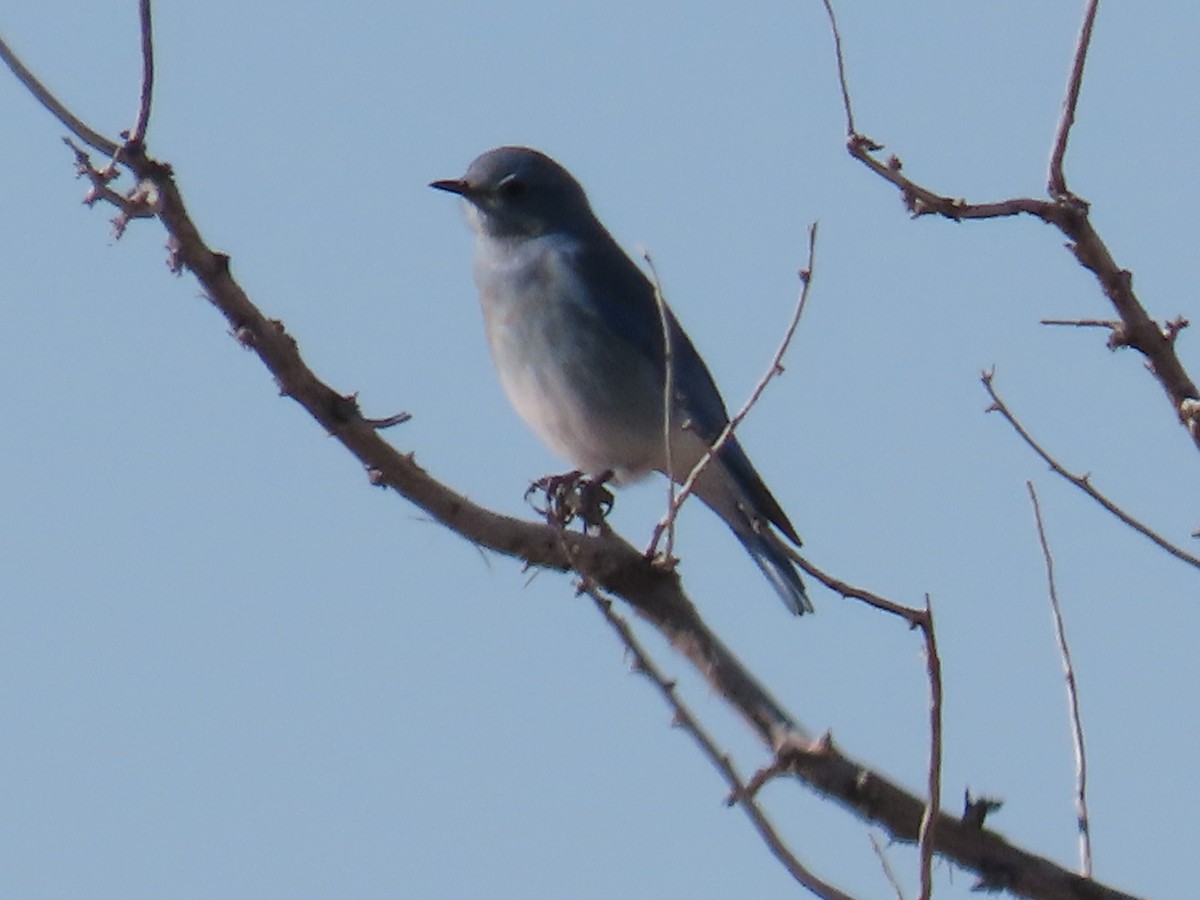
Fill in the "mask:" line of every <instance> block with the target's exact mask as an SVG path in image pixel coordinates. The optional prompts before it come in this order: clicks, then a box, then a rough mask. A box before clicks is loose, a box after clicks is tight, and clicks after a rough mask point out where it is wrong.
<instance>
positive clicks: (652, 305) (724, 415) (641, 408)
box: [429, 146, 813, 615]
mask: <svg viewBox="0 0 1200 900" xmlns="http://www.w3.org/2000/svg"><path fill="white" fill-rule="evenodd" d="M429 186H430V187H431V188H435V189H437V190H440V191H447V192H449V193H451V194H457V195H458V196H459V197H461V198H462V199H463V200H464V201H465V203H464V206H465V209H466V214H467V220H468V224H469V225H470V227H471V229H472V230H473V231H474V233H475V251H474V278H475V284H476V288H477V289H478V293H479V299H480V305H481V306H482V309H483V319H484V328H485V332H486V335H487V341H488V345H489V349H490V350H491V354H492V358H493V361H494V363H495V367H496V370H497V373H498V375H499V378H500V383H501V385H502V387H503V389H504V392H505V394H506V395H507V397H508V399H509V401H510V403H511V404H512V406H513V407H514V408H515V410H516V412H517V413H518V414H519V415H520V416H521V418H522V419H524V420H525V422H526V424H528V425H529V427H530V428H531V429H532V430H533V431H534V433H535V434H537V436H538V437H539V438H540V439H541V440H542V441H543V443H545V444H546V445H547V446H548V447H549V448H550V449H551V450H552V451H553V452H555V453H556V454H558V455H559V456H561V457H564V458H565V459H567V460H568V461H570V462H571V464H572V465H574V466H575V467H576V468H577V469H579V470H581V471H583V472H589V473H605V475H608V476H610V477H612V479H613V481H614V483H616V484H622V483H627V482H630V481H634V480H637V479H640V478H642V477H644V476H647V475H649V474H650V473H651V472H653V471H658V472H662V473H663V474H664V475H666V476H667V477H668V478H671V479H672V480H674V481H676V482H679V483H682V482H683V481H684V480H685V479H686V478H687V477H688V475H689V473H690V472H691V471H692V469H693V468H694V467H695V466H696V465H697V464H698V463H699V462H700V460H701V459H703V458H704V456H705V455H706V454H707V453H708V451H709V449H710V448H711V447H712V445H713V444H714V443H715V442H716V441H717V440H718V438H719V437H720V435H721V433H722V431H723V430H724V429H725V427H726V425H727V424H728V423H729V413H728V412H727V410H726V407H725V402H724V401H723V400H722V399H721V394H720V392H719V391H718V389H717V386H716V383H715V381H714V380H713V377H712V374H711V373H710V372H709V370H708V367H707V366H706V365H705V363H704V360H703V359H702V358H701V357H700V354H699V353H698V352H697V351H696V348H695V346H694V345H693V344H692V341H691V339H690V338H688V336H687V334H686V333H685V332H684V330H683V328H682V327H681V326H680V325H679V322H678V320H677V319H676V317H675V315H674V313H673V312H671V310H670V309H669V308H668V307H666V306H665V304H663V305H662V306H661V309H660V296H659V292H657V291H656V289H655V286H654V284H653V283H652V282H651V281H650V279H649V278H648V277H647V276H646V274H645V273H644V272H643V271H642V269H641V268H640V267H639V266H638V265H637V264H636V263H635V262H634V261H633V260H632V259H631V258H630V257H629V256H628V254H626V253H625V251H624V250H622V249H621V247H620V245H619V244H618V243H617V241H616V240H615V239H614V238H613V237H612V235H611V234H610V233H609V232H608V230H607V229H606V228H605V227H604V226H603V225H602V224H601V222H600V220H599V219H598V218H597V217H596V215H595V213H593V212H592V208H591V204H590V203H589V202H588V198H587V195H586V193H585V192H584V189H583V187H582V186H581V185H580V183H579V182H578V181H576V179H575V178H574V177H573V176H572V175H571V174H570V172H568V171H567V170H566V169H565V168H563V166H561V165H560V164H559V163H557V162H556V161H555V160H553V159H551V158H550V157H549V156H547V155H545V154H544V153H541V152H539V151H537V150H534V149H531V148H529V147H516V146H505V147H498V148H495V149H493V150H488V151H487V152H486V153H483V154H482V155H480V156H479V157H477V158H476V159H475V160H474V161H473V162H472V163H471V164H470V165H469V166H468V167H467V170H466V173H465V174H464V175H463V176H462V177H461V178H454V179H447V180H442V181H434V182H432V183H431V184H430V185H429ZM664 319H665V328H664ZM668 350H669V353H668ZM668 358H669V359H670V364H671V370H670V371H671V378H670V381H671V386H672V397H671V399H670V418H669V421H670V431H669V433H670V448H669V453H668V448H667V442H666V440H665V434H666V432H667V430H666V428H665V427H664V426H665V425H666V423H667V421H668V419H667V415H666V409H667V404H666V402H665V396H664V395H665V391H666V386H667V366H666V362H667V360H668ZM668 460H669V466H668ZM695 493H696V495H697V496H699V498H700V499H701V500H702V501H703V502H704V503H705V504H706V505H707V506H708V507H709V508H711V509H712V510H713V512H715V513H716V514H717V515H718V516H720V517H721V518H722V519H723V520H724V521H725V523H726V524H727V525H728V526H729V528H730V530H731V531H732V532H733V533H734V535H735V536H736V537H737V539H738V540H739V541H740V542H741V544H742V546H743V547H744V548H745V549H746V551H747V552H748V553H749V554H750V557H751V558H752V559H753V560H754V562H755V563H756V564H757V565H758V567H759V568H760V569H761V570H762V572H763V574H764V575H765V576H766V577H767V580H768V581H769V582H770V583H771V585H772V586H773V587H774V588H775V591H776V592H777V593H778V595H779V597H780V598H781V599H782V600H783V602H784V604H785V605H786V606H787V608H788V609H789V610H791V611H792V612H793V613H795V614H797V615H799V614H801V613H804V612H811V611H812V609H813V606H812V603H811V602H810V600H809V598H808V594H807V592H806V591H805V587H804V582H803V581H802V580H801V578H800V574H799V572H797V570H796V567H795V566H794V565H793V563H792V560H791V559H790V558H789V556H788V553H787V550H786V549H785V545H784V543H783V539H782V538H781V537H780V535H782V536H783V538H786V539H787V540H788V541H790V542H791V543H792V544H794V545H796V546H799V545H800V537H799V535H798V534H797V533H796V529H795V527H794V526H793V525H792V523H791V521H790V520H789V519H788V517H787V515H786V514H785V513H784V511H783V509H782V507H781V506H780V505H779V502H778V501H777V500H776V499H775V497H774V496H773V495H772V494H771V492H770V490H768V489H767V486H766V484H765V483H764V482H763V480H762V478H761V477H760V476H759V474H758V472H757V471H756V470H755V468H754V466H753V464H752V463H751V462H750V458H749V457H748V456H747V455H746V452H745V450H744V449H743V448H742V445H741V443H740V442H739V441H738V440H737V437H736V436H735V435H730V437H729V439H728V440H727V441H726V442H725V443H724V444H723V445H722V446H721V447H720V449H719V450H718V452H717V453H716V454H714V456H713V458H712V459H711V460H710V462H709V464H708V465H707V467H706V468H705V469H704V470H703V472H702V474H701V475H700V477H699V478H698V479H697V480H696V483H695Z"/></svg>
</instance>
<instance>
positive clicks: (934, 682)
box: [917, 594, 942, 900]
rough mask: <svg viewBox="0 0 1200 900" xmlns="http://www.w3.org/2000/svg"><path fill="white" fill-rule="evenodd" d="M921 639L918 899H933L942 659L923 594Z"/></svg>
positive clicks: (939, 787)
mask: <svg viewBox="0 0 1200 900" xmlns="http://www.w3.org/2000/svg"><path fill="white" fill-rule="evenodd" d="M921 632H922V634H923V635H924V637H925V667H926V669H927V671H928V673H929V783H928V791H929V800H928V801H927V802H926V804H925V812H924V813H923V814H922V815H921V828H920V830H919V831H918V832H917V848H918V852H919V855H920V869H921V894H920V896H921V900H929V898H930V897H932V896H933V850H934V846H935V845H934V841H935V835H934V830H935V826H936V824H937V817H938V812H939V811H940V810H941V807H942V660H941V657H940V656H939V655H938V648H937V634H936V633H935V631H934V628H933V604H932V603H931V602H930V599H929V595H928V594H926V595H925V617H924V621H923V622H922V623H921Z"/></svg>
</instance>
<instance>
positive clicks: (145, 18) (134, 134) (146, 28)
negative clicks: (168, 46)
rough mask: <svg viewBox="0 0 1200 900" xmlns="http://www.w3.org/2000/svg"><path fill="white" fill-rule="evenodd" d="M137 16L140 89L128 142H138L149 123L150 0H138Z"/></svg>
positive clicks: (151, 69) (151, 67)
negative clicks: (139, 36)
mask: <svg viewBox="0 0 1200 900" xmlns="http://www.w3.org/2000/svg"><path fill="white" fill-rule="evenodd" d="M138 18H139V21H140V22H141V34H142V90H141V92H140V94H139V96H138V112H137V120H136V121H135V122H134V126H133V130H132V131H131V132H129V142H130V143H131V144H140V143H141V142H142V141H143V140H145V138H146V128H147V126H148V125H149V124H150V100H151V98H152V96H153V94H154V32H153V29H152V28H151V21H150V0H139V2H138Z"/></svg>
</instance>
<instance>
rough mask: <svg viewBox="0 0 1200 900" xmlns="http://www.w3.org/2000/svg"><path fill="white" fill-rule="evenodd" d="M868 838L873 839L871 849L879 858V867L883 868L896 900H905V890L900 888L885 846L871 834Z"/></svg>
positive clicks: (884, 875)
mask: <svg viewBox="0 0 1200 900" xmlns="http://www.w3.org/2000/svg"><path fill="white" fill-rule="evenodd" d="M867 837H869V838H870V839H871V849H872V850H874V851H875V855H876V856H878V857H879V865H881V866H882V867H883V877H884V878H886V879H887V881H888V884H890V885H891V886H892V890H893V891H895V892H896V900H904V889H903V888H901V887H900V881H899V880H898V879H897V878H896V872H895V870H894V869H893V868H892V864H891V863H890V862H889V861H888V858H887V853H885V852H884V847H883V844H882V843H880V841H879V838H877V837H875V835H874V834H869V835H867Z"/></svg>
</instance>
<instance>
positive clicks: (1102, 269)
mask: <svg viewBox="0 0 1200 900" xmlns="http://www.w3.org/2000/svg"><path fill="white" fill-rule="evenodd" d="M826 2H827V3H828V2H829V0H826ZM1096 6H1097V0H1089V2H1088V6H1087V12H1086V14H1085V17H1084V27H1083V29H1082V30H1081V32H1080V38H1079V42H1078V43H1077V45H1076V54H1075V65H1074V68H1073V70H1072V78H1071V83H1070V85H1069V87H1068V97H1067V100H1066V102H1065V103H1064V107H1063V119H1062V121H1061V122H1060V124H1059V129H1058V136H1057V140H1056V144H1055V157H1054V159H1052V163H1051V182H1052V185H1051V187H1052V192H1051V194H1052V199H1050V200H1035V199H1033V198H1029V197H1015V198H1012V199H1009V200H1001V201H997V202H990V203H968V202H967V201H965V200H962V199H955V198H952V197H949V196H945V195H942V194H938V193H935V192H934V191H931V190H929V189H928V188H926V187H923V186H921V185H919V184H916V183H915V182H913V181H912V180H911V179H909V178H908V177H906V176H905V175H904V174H902V172H901V170H902V168H903V165H902V164H901V162H900V160H899V158H898V157H896V156H894V155H893V156H891V157H889V158H888V160H887V161H886V162H881V161H880V160H878V159H876V158H875V157H874V156H873V155H872V154H874V153H876V152H878V151H879V150H881V149H883V148H882V145H881V144H879V143H877V142H876V141H874V140H872V139H871V138H868V137H866V136H865V135H861V134H858V133H853V134H851V136H850V139H849V141H848V142H847V150H848V151H849V153H850V155H851V156H853V157H854V158H855V159H857V160H859V161H860V162H861V163H862V164H863V165H865V166H866V167H867V168H869V169H870V170H871V171H872V172H874V173H875V174H876V175H878V176H879V177H880V178H883V179H884V180H885V181H888V182H889V183H891V184H893V185H895V186H896V187H897V188H898V189H899V190H900V193H901V196H902V198H903V200H904V205H905V208H906V209H907V210H908V211H909V213H910V214H912V216H913V217H914V218H916V217H920V216H925V215H939V216H942V217H944V218H947V219H951V220H953V221H956V222H961V221H965V220H968V219H995V218H1001V217H1006V216H1015V215H1032V216H1036V217H1037V218H1039V219H1041V220H1042V221H1043V222H1046V223H1047V224H1049V225H1053V226H1055V227H1056V228H1058V230H1059V231H1061V232H1062V233H1063V234H1064V235H1065V236H1066V237H1067V238H1068V240H1069V243H1068V244H1067V247H1068V249H1069V250H1070V251H1071V252H1072V253H1073V254H1074V255H1075V258H1076V260H1078V262H1079V264H1080V265H1082V266H1083V267H1084V268H1085V269H1087V270H1088V271H1090V272H1091V273H1092V274H1093V275H1095V277H1096V280H1097V281H1098V282H1099V283H1100V287H1101V289H1102V290H1103V291H1104V294H1105V296H1106V297H1108V299H1109V302H1110V303H1111V304H1112V305H1113V308H1114V309H1116V311H1117V314H1118V315H1119V316H1120V319H1121V328H1120V329H1119V330H1114V332H1113V335H1112V336H1110V343H1109V345H1110V346H1111V347H1116V346H1128V347H1132V348H1134V349H1135V350H1137V351H1138V352H1139V353H1141V354H1142V355H1143V356H1145V357H1146V360H1147V363H1148V368H1149V370H1150V372H1151V373H1152V374H1153V375H1154V377H1155V378H1156V379H1157V380H1158V382H1159V384H1160V385H1161V386H1162V388H1163V391H1164V392H1165V393H1166V394H1167V397H1168V399H1169V400H1170V402H1171V407H1172V409H1173V410H1174V411H1175V414H1176V416H1177V417H1178V419H1179V421H1180V422H1181V423H1182V424H1183V425H1184V427H1185V428H1186V429H1187V430H1188V433H1189V435H1190V436H1191V438H1192V442H1193V444H1195V445H1196V447H1197V448H1198V449H1200V416H1197V415H1195V406H1194V402H1195V401H1197V400H1200V391H1198V390H1197V387H1196V384H1195V382H1193V381H1192V378H1191V376H1190V375H1189V374H1188V373H1187V370H1186V369H1184V367H1183V364H1182V363H1181V362H1180V361H1179V357H1178V356H1177V355H1176V353H1175V347H1174V344H1175V336H1176V334H1177V333H1178V330H1179V329H1178V328H1176V329H1174V330H1171V329H1165V330H1164V329H1163V328H1161V327H1159V326H1158V325H1156V324H1155V322H1154V320H1153V319H1151V318H1150V316H1149V314H1147V312H1146V310H1145V307H1143V306H1142V304H1141V301H1140V300H1139V299H1138V297H1137V295H1136V294H1135V293H1134V290H1133V276H1132V274H1131V273H1130V272H1128V271H1127V270H1125V269H1122V268H1120V267H1119V266H1118V265H1117V263H1116V261H1115V260H1114V259H1113V257H1112V254H1111V253H1110V252H1109V250H1108V247H1107V246H1106V245H1105V243H1104V241H1103V240H1102V239H1101V238H1100V236H1099V234H1097V233H1096V230H1095V229H1094V228H1093V227H1092V224H1091V220H1090V219H1089V216H1088V212H1089V207H1088V204H1087V202H1086V201H1084V200H1081V199H1080V198H1078V197H1076V196H1075V195H1073V194H1071V193H1069V192H1068V191H1067V190H1066V185H1065V181H1064V180H1063V179H1062V159H1061V154H1065V152H1066V141H1067V136H1068V132H1069V129H1070V125H1071V122H1072V121H1073V120H1074V111H1075V106H1076V103H1077V100H1078V94H1079V90H1080V85H1081V80H1082V75H1083V62H1084V59H1085V58H1086V53H1087V47H1088V43H1089V42H1090V40H1091V32H1092V23H1093V21H1094V18H1095V12H1096ZM833 24H834V26H836V23H833ZM836 42H837V39H836V36H835V43H836ZM840 64H841V58H840V56H839V66H840ZM1056 172H1057V176H1056V175H1055V173H1056ZM1056 178H1057V180H1056ZM1055 185H1057V186H1060V187H1061V190H1060V191H1054V190H1053V187H1054V186H1055ZM1115 337H1119V340H1114V338H1115Z"/></svg>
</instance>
